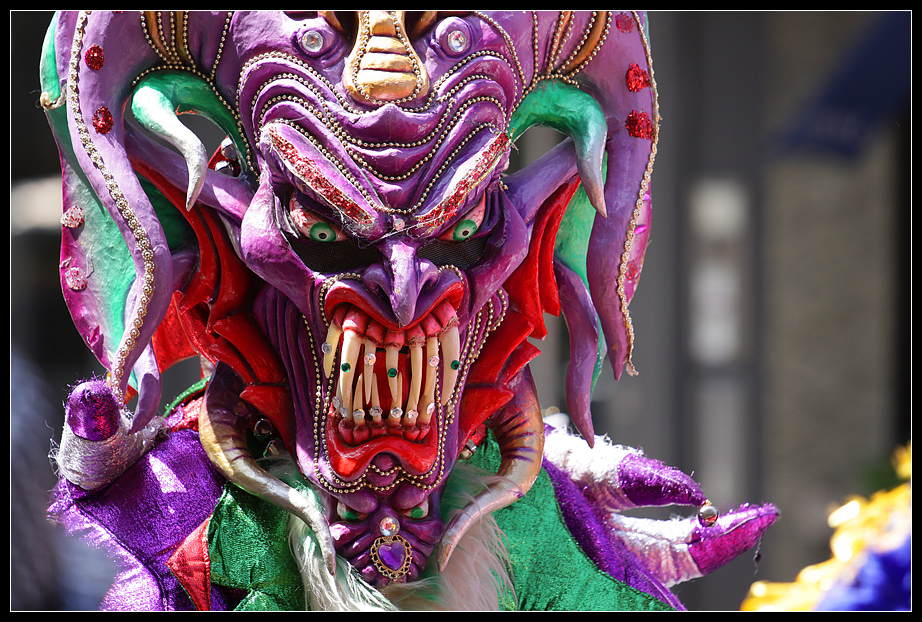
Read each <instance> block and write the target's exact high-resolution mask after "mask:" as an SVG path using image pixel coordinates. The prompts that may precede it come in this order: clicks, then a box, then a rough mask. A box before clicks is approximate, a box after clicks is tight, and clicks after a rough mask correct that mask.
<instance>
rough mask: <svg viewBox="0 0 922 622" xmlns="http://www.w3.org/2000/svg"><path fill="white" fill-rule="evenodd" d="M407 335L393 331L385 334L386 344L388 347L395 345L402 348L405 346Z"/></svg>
mask: <svg viewBox="0 0 922 622" xmlns="http://www.w3.org/2000/svg"><path fill="white" fill-rule="evenodd" d="M405 335H406V333H404V331H400V332H394V331H392V330H389V331H387V332H386V333H384V344H385V345H388V346H389V345H395V346H398V347H399V346H402V345H403V344H404V339H405Z"/></svg>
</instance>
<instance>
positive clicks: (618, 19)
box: [615, 13, 634, 32]
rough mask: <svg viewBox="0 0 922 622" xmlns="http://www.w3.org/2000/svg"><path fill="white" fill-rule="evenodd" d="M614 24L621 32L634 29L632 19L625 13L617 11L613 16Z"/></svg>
mask: <svg viewBox="0 0 922 622" xmlns="http://www.w3.org/2000/svg"><path fill="white" fill-rule="evenodd" d="M615 26H617V27H618V30H620V31H621V32H631V31H632V30H634V20H633V19H631V16H630V15H628V14H627V13H619V14H618V15H617V16H615Z"/></svg>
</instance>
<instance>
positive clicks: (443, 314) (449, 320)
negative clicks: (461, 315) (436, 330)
mask: <svg viewBox="0 0 922 622" xmlns="http://www.w3.org/2000/svg"><path fill="white" fill-rule="evenodd" d="M432 313H433V315H435V317H437V318H438V319H439V322H441V323H442V328H443V329H444V328H448V327H449V326H451V325H452V324H458V315H457V313H456V312H455V308H454V307H452V306H451V304H449V303H448V302H447V301H445V302H442V303H441V304H440V305H438V306H437V307H436V308H435V310H434V311H433V312H432Z"/></svg>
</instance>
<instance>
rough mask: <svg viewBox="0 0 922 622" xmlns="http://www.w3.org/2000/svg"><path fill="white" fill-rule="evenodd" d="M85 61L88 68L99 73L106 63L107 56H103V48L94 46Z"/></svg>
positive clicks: (84, 58) (86, 55) (85, 56)
mask: <svg viewBox="0 0 922 622" xmlns="http://www.w3.org/2000/svg"><path fill="white" fill-rule="evenodd" d="M83 60H84V61H86V66H87V67H89V68H90V69H92V70H93V71H99V70H100V69H102V65H103V63H105V62H106V55H105V54H103V52H102V48H101V47H99V46H98V45H94V46H93V47H91V48H90V49H88V50H87V51H86V54H85V55H84V57H83Z"/></svg>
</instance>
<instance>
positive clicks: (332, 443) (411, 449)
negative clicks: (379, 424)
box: [326, 416, 441, 481]
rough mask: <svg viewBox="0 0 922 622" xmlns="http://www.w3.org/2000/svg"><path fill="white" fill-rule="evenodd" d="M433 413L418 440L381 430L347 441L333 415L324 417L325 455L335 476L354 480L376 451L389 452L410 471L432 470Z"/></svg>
mask: <svg viewBox="0 0 922 622" xmlns="http://www.w3.org/2000/svg"><path fill="white" fill-rule="evenodd" d="M438 426H439V422H438V418H437V417H433V418H432V424H431V428H430V429H429V432H428V434H426V436H425V437H424V438H423V440H422V441H421V442H412V441H409V440H407V439H405V438H403V437H402V436H394V435H391V434H384V435H382V436H377V437H373V438H371V439H369V440H368V441H367V442H365V443H362V444H361V445H354V446H353V445H349V444H347V443H346V442H344V441H343V439H342V438H341V437H340V435H339V431H338V430H337V429H336V417H333V416H328V417H327V418H326V438H327V456H328V458H329V460H330V466H331V467H332V468H333V471H334V472H335V473H336V475H337V476H339V477H341V478H342V479H344V480H347V481H354V480H355V479H357V478H358V477H359V476H361V475H362V474H363V473H365V470H366V469H367V468H368V465H369V464H371V462H372V460H374V458H375V457H376V456H378V455H379V454H385V453H386V454H391V455H392V456H394V458H396V459H397V461H398V462H399V463H400V465H401V466H402V467H403V469H404V470H405V471H406V472H407V473H410V474H411V475H423V474H425V473H428V472H429V471H431V470H432V468H433V467H434V466H435V463H436V459H437V457H438V438H439V434H440V433H441V430H439V429H438Z"/></svg>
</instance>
